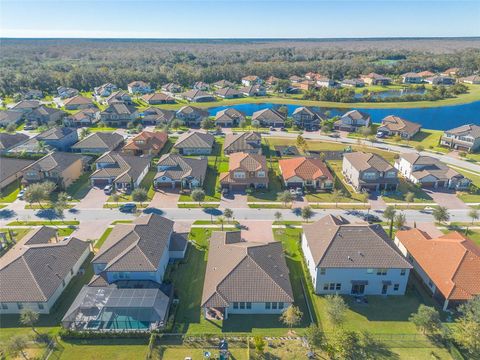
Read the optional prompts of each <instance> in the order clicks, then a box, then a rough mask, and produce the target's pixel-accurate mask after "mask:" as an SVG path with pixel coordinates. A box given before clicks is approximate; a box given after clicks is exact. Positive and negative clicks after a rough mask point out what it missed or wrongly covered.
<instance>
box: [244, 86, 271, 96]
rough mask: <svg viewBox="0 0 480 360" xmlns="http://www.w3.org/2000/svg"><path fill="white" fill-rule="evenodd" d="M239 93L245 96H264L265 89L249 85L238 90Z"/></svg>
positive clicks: (265, 93)
mask: <svg viewBox="0 0 480 360" xmlns="http://www.w3.org/2000/svg"><path fill="white" fill-rule="evenodd" d="M239 91H240V93H241V94H243V95H245V96H265V95H267V89H266V88H265V87H264V86H262V85H251V86H244V87H242V88H240V90H239Z"/></svg>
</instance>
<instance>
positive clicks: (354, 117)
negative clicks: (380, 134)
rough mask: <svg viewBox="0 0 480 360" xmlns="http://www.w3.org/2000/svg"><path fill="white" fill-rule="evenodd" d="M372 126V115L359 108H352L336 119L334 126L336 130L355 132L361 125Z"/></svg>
mask: <svg viewBox="0 0 480 360" xmlns="http://www.w3.org/2000/svg"><path fill="white" fill-rule="evenodd" d="M369 126H370V115H368V114H367V113H365V112H363V111H359V110H350V111H348V112H346V113H345V114H343V115H342V117H341V118H340V119H339V120H337V121H335V123H334V124H333V127H334V128H335V129H336V130H340V131H348V132H354V131H358V129H360V128H361V127H369Z"/></svg>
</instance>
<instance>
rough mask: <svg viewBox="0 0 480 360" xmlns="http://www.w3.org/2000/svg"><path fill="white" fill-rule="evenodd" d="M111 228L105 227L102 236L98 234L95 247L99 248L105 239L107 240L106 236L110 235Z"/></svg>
mask: <svg viewBox="0 0 480 360" xmlns="http://www.w3.org/2000/svg"><path fill="white" fill-rule="evenodd" d="M112 230H113V228H107V229H106V230H105V231H104V232H103V234H102V236H100V238H99V239H98V240H97V241H96V242H95V249H100V248H101V247H102V245H103V243H104V242H105V240H107V237H108V235H110V233H111V232H112Z"/></svg>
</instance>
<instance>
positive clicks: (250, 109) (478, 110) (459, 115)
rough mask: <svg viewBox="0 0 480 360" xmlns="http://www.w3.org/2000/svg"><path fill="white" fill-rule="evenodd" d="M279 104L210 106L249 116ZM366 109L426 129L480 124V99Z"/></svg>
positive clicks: (378, 118)
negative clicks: (232, 110)
mask: <svg viewBox="0 0 480 360" xmlns="http://www.w3.org/2000/svg"><path fill="white" fill-rule="evenodd" d="M278 106H280V105H278V104H270V103H265V104H238V105H232V106H218V107H214V108H209V109H208V110H209V112H210V114H211V115H215V114H216V113H217V111H220V110H223V109H226V108H228V107H233V108H234V109H237V110H239V111H243V112H244V113H245V114H246V115H247V116H251V115H252V114H253V113H254V112H255V111H258V110H262V109H265V108H274V107H278ZM286 106H287V107H288V113H289V115H291V114H292V112H293V111H294V110H295V109H296V108H297V107H299V106H300V105H293V104H289V105H286ZM321 109H322V110H323V111H330V116H335V115H342V114H344V113H345V112H347V111H349V110H350V109H338V108H326V107H322V108H321ZM359 110H361V111H364V112H366V113H368V114H370V116H371V117H372V121H373V122H377V123H380V122H382V119H383V118H384V117H385V116H387V115H396V116H400V117H402V118H404V119H405V120H410V121H414V122H417V123H419V124H422V126H423V127H424V128H425V129H434V130H448V129H452V128H454V127H457V126H460V125H465V124H470V123H473V124H478V125H480V101H475V102H472V103H469V104H461V105H454V106H438V107H430V108H395V104H394V103H392V107H391V108H388V109H368V108H362V109H359Z"/></svg>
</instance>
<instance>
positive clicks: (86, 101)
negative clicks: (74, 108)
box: [63, 95, 92, 106]
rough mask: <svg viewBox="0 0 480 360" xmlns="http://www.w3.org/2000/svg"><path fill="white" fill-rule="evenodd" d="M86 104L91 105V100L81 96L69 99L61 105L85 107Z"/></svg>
mask: <svg viewBox="0 0 480 360" xmlns="http://www.w3.org/2000/svg"><path fill="white" fill-rule="evenodd" d="M87 104H92V99H89V98H87V97H85V96H82V95H77V96H74V97H71V98H70V99H67V100H65V101H64V103H63V105H64V106H65V105H87Z"/></svg>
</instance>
